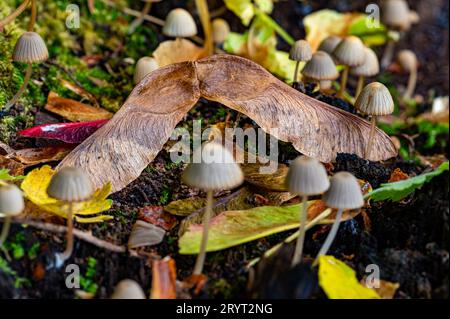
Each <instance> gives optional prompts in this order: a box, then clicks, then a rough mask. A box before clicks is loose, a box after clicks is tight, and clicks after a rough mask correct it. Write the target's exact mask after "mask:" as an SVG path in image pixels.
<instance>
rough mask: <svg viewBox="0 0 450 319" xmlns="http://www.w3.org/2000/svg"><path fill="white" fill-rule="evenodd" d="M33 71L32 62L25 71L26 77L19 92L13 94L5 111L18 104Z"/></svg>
mask: <svg viewBox="0 0 450 319" xmlns="http://www.w3.org/2000/svg"><path fill="white" fill-rule="evenodd" d="M32 71H33V67H32V65H31V63H28V66H27V70H26V71H25V78H24V80H23V84H22V86H21V87H20V89H19V91H17V93H16V94H15V95H14V96H13V98H12V99H11V100H10V101H9V102H8V103H6V105H5V107H4V110H5V111H7V110H8V109H9V108H10V107H12V106H13V105H14V104H16V102H17V100H18V99H19V97H20V96H21V95H22V93H23V92H24V91H25V89H26V88H27V86H28V82H29V81H30V78H31V73H32Z"/></svg>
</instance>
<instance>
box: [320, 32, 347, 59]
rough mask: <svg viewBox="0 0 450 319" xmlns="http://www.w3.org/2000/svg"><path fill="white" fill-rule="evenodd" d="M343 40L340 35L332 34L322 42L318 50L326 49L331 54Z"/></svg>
mask: <svg viewBox="0 0 450 319" xmlns="http://www.w3.org/2000/svg"><path fill="white" fill-rule="evenodd" d="M341 41H342V39H341V38H340V37H338V36H336V35H330V36H328V37H326V38H325V39H323V40H322V42H320V45H319V49H318V51H324V52H326V53H328V54H330V55H331V54H333V51H334V49H336V47H337V46H338V44H339V43H340V42H341Z"/></svg>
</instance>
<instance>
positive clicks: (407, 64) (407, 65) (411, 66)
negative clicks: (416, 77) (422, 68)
mask: <svg viewBox="0 0 450 319" xmlns="http://www.w3.org/2000/svg"><path fill="white" fill-rule="evenodd" d="M397 62H398V64H399V65H400V67H401V68H402V69H403V70H404V71H406V72H408V73H411V72H414V71H416V70H417V66H418V62H417V56H416V54H415V53H414V52H413V51H411V50H401V51H400V52H399V53H398V54H397Z"/></svg>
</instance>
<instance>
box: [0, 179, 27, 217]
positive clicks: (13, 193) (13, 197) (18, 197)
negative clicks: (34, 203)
mask: <svg viewBox="0 0 450 319" xmlns="http://www.w3.org/2000/svg"><path fill="white" fill-rule="evenodd" d="M24 208H25V203H24V201H23V195H22V192H21V190H20V189H19V187H17V186H16V185H13V184H5V185H0V216H2V217H6V216H15V215H18V214H20V213H21V212H22V211H23V210H24Z"/></svg>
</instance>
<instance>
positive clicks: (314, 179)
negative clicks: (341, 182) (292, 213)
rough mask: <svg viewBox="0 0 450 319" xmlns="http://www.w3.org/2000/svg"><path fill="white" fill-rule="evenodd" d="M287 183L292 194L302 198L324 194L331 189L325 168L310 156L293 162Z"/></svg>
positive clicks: (298, 158)
mask: <svg viewBox="0 0 450 319" xmlns="http://www.w3.org/2000/svg"><path fill="white" fill-rule="evenodd" d="M285 183H286V187H287V189H288V190H289V191H290V192H292V193H296V194H300V195H302V196H310V195H318V194H322V193H323V192H325V191H326V190H327V189H328V187H330V181H329V179H328V176H327V171H326V170H325V167H324V166H323V165H322V164H321V163H320V162H319V161H318V160H316V159H314V158H311V157H308V156H299V157H297V158H296V159H295V160H294V161H293V162H292V164H291V166H290V167H289V171H288V174H287V176H286V181H285Z"/></svg>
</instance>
